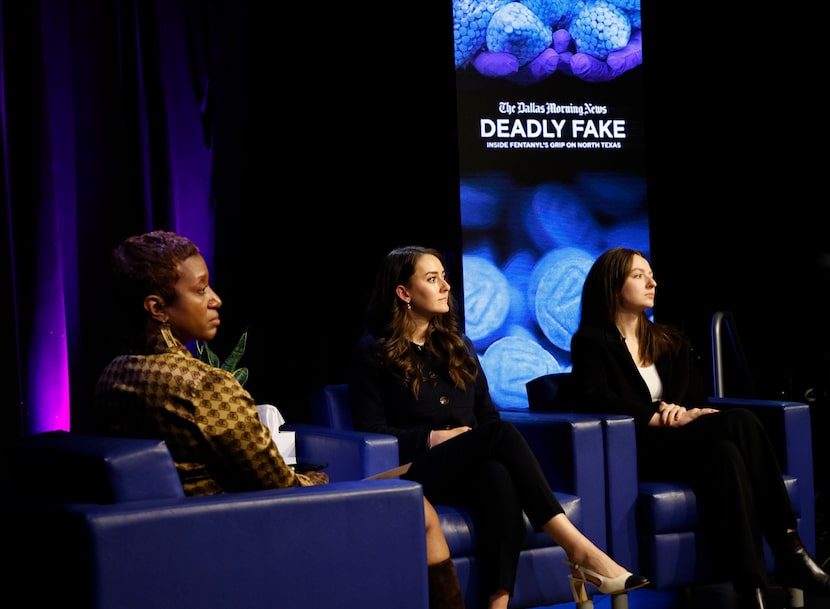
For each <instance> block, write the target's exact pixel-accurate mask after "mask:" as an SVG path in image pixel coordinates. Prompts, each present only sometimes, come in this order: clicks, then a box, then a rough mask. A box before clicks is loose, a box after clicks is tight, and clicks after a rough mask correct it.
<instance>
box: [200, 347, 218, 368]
mask: <svg viewBox="0 0 830 609" xmlns="http://www.w3.org/2000/svg"><path fill="white" fill-rule="evenodd" d="M196 353H197V354H198V356H199V359H200V360H202V361H203V362H205V363H206V364H210V365H211V366H213V367H214V368H218V367H219V356H218V355H216V354H215V353H214V352H213V351H211V349H210V347H208V344H207V343H203V342H200V341H198V340H197V341H196Z"/></svg>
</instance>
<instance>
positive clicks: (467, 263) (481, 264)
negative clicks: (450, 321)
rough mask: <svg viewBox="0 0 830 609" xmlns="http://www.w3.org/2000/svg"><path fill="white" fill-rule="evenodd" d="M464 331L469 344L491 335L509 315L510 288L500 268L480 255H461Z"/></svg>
mask: <svg viewBox="0 0 830 609" xmlns="http://www.w3.org/2000/svg"><path fill="white" fill-rule="evenodd" d="M461 266H462V273H463V274H464V322H465V332H466V334H467V336H469V337H470V340H472V341H473V342H476V341H480V340H483V339H486V338H488V337H490V336H492V335H494V334H495V333H496V332H497V331H498V329H499V328H501V327H502V325H503V324H504V322H505V320H506V319H507V314H508V313H509V312H510V289H509V284H508V282H507V278H506V277H505V276H504V273H502V272H501V269H499V267H497V266H496V265H495V264H494V263H493V262H491V261H490V260H488V259H487V258H484V257H482V256H472V255H468V254H464V255H463V256H462V260H461Z"/></svg>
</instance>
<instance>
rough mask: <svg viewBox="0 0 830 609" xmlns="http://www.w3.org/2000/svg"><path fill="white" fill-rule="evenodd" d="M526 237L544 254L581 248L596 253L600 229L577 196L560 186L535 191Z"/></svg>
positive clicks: (532, 197) (567, 188) (570, 190)
mask: <svg viewBox="0 0 830 609" xmlns="http://www.w3.org/2000/svg"><path fill="white" fill-rule="evenodd" d="M524 226H525V231H526V233H527V235H528V236H529V237H530V238H531V239H532V240H533V243H534V244H535V245H536V247H538V248H539V249H540V250H542V251H548V250H550V249H553V248H562V247H578V248H582V249H597V247H598V241H597V236H598V234H599V233H600V227H599V224H598V223H597V221H596V220H595V219H594V216H593V215H592V212H591V210H590V209H588V207H587V205H586V204H585V203H584V201H583V200H582V198H580V196H579V195H578V194H577V192H576V191H575V190H574V189H572V188H569V187H568V186H564V185H561V184H544V185H542V186H539V187H538V188H536V190H535V191H534V192H533V195H532V196H531V198H530V204H529V205H528V207H527V210H526V211H525V216H524Z"/></svg>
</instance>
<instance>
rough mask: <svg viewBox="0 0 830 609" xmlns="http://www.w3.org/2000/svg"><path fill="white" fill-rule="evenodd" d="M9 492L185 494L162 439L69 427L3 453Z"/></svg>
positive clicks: (84, 496)
mask: <svg viewBox="0 0 830 609" xmlns="http://www.w3.org/2000/svg"><path fill="white" fill-rule="evenodd" d="M8 474H9V478H10V484H11V485H12V493H13V494H14V495H16V496H18V497H21V498H27V499H37V500H41V501H47V502H52V503H102V504H104V503H120V502H124V501H138V500H141V499H167V498H177V497H184V489H183V488H182V484H181V480H180V479H179V475H178V472H177V471H176V466H175V464H174V463H173V458H172V457H171V456H170V451H168V450H167V445H166V444H165V443H164V441H163V440H144V439H137V438H114V437H108V436H95V435H84V434H78V433H73V432H68V431H62V430H59V431H50V432H44V433H39V434H33V435H31V436H28V437H26V438H23V439H22V440H19V441H17V442H16V443H14V444H13V445H12V446H11V447H10V450H9V454H8Z"/></svg>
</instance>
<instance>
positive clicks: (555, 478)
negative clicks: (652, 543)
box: [499, 410, 606, 549]
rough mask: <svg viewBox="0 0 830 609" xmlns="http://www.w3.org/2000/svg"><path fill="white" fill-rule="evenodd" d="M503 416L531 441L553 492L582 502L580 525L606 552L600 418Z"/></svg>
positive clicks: (555, 414)
mask: <svg viewBox="0 0 830 609" xmlns="http://www.w3.org/2000/svg"><path fill="white" fill-rule="evenodd" d="M499 414H500V415H501V418H502V419H503V420H505V421H508V422H510V423H512V424H513V425H515V426H516V428H517V429H518V430H519V431H520V432H521V434H522V436H524V438H525V440H527V443H528V445H530V448H531V450H533V453H534V454H535V455H536V458H537V459H538V460H539V464H540V465H541V466H542V470H543V471H544V472H545V476H546V478H547V480H548V482H549V484H550V486H551V488H552V489H553V490H554V491H556V492H564V493H568V494H571V495H576V496H578V497H579V498H580V503H581V506H582V514H583V521H582V522H581V523H577V524H578V525H579V526H580V529H581V530H582V531H583V533H585V534H586V535H587V536H588V537H590V538H591V540H592V541H593V542H594V543H595V544H596V545H597V546H599V547H600V548H603V549H605V547H606V531H605V504H606V501H605V492H606V491H605V486H604V484H603V480H605V463H604V451H603V449H602V428H601V426H600V422H599V421H598V420H597V419H596V417H591V416H586V415H581V414H574V413H560V412H528V411H526V410H516V411H512V410H501V411H499Z"/></svg>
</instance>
